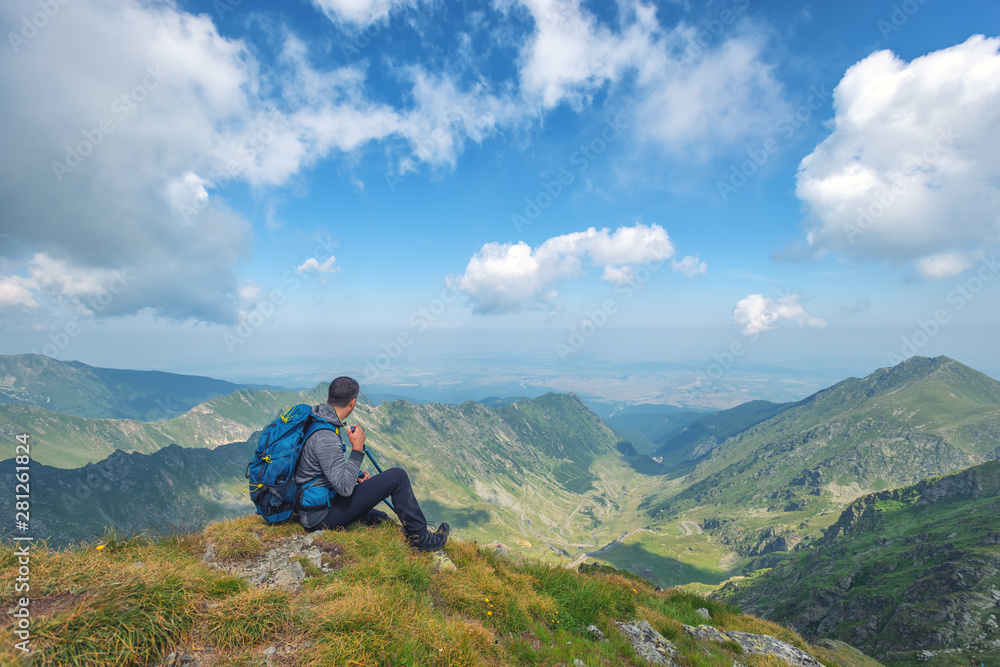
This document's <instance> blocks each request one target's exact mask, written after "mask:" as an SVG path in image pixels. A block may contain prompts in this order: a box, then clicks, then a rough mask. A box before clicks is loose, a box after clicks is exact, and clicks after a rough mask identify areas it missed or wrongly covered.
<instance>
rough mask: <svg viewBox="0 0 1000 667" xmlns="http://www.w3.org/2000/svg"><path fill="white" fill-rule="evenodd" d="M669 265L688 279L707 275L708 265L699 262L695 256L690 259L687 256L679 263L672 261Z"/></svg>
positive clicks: (689, 256)
mask: <svg viewBox="0 0 1000 667" xmlns="http://www.w3.org/2000/svg"><path fill="white" fill-rule="evenodd" d="M670 264H671V266H673V267H674V271H680V272H681V273H683V274H684V275H685V276H687V277H688V278H694V277H695V276H699V275H701V274H703V273H708V264H706V263H705V262H702V261H701V260H699V259H698V257H697V256H694V257H692V256H691V255H688V256H687V257H685V258H684V259H682V260H680V261H677V260H674V261H672V262H671V263H670Z"/></svg>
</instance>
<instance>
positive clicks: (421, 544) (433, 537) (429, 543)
mask: <svg viewBox="0 0 1000 667" xmlns="http://www.w3.org/2000/svg"><path fill="white" fill-rule="evenodd" d="M440 531H441V529H440V528H438V532H436V533H432V532H430V531H424V534H423V535H422V536H420V537H418V536H416V535H414V536H413V537H411V538H410V546H411V547H413V548H414V549H416V550H417V551H441V549H443V548H444V545H445V543H446V542H447V541H448V533H442V532H440Z"/></svg>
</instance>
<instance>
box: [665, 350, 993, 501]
mask: <svg viewBox="0 0 1000 667" xmlns="http://www.w3.org/2000/svg"><path fill="white" fill-rule="evenodd" d="M997 456H1000V382H997V381H996V380H993V379H992V378H989V377H987V376H986V375H983V374H982V373H979V372H978V371H975V370H973V369H971V368H969V367H968V366H964V365H962V364H960V363H959V362H957V361H955V360H953V359H949V358H948V357H937V358H935V359H927V358H923V357H913V358H911V359H909V360H907V361H904V362H903V363H901V364H899V365H897V366H894V367H892V368H883V369H879V370H877V371H875V372H874V373H872V374H871V375H869V376H867V377H865V378H863V379H857V378H850V379H848V380H844V381H842V382H839V383H837V384H836V385H834V386H832V387H830V388H828V389H824V390H822V391H820V392H817V393H815V394H813V395H812V396H810V397H808V398H806V399H804V400H802V401H800V402H798V403H795V404H793V405H791V406H789V407H787V408H785V409H783V410H781V411H780V412H778V413H777V414H776V415H774V416H773V417H770V418H768V419H765V420H763V421H761V422H759V423H758V424H756V425H754V426H751V427H750V428H747V429H745V430H743V431H742V432H740V433H737V434H735V435H733V436H732V437H730V438H728V439H727V440H726V441H725V442H724V443H722V444H721V445H719V446H718V447H716V448H715V449H714V450H713V451H712V452H711V455H710V456H708V457H707V458H706V459H704V460H703V461H702V462H700V463H698V465H697V467H696V468H695V470H694V471H693V472H692V473H691V478H693V479H697V480H698V481H697V482H695V483H694V484H692V485H691V486H690V487H689V488H687V489H686V490H684V491H683V492H682V493H680V494H679V495H677V496H676V498H674V499H672V501H671V504H672V505H673V506H674V508H675V509H676V508H679V507H693V506H699V505H712V506H716V507H719V506H722V507H744V508H754V509H757V510H759V511H766V512H812V513H819V512H821V511H829V510H831V509H836V510H838V511H839V509H841V508H842V507H843V506H844V504H845V503H847V502H850V501H851V500H853V499H854V498H857V497H858V496H861V495H863V494H865V493H869V492H871V491H878V490H882V489H887V488H892V487H896V486H902V485H904V484H912V483H914V482H916V481H917V480H919V479H921V478H924V477H928V476H933V475H940V474H943V473H947V472H952V471H955V470H960V469H962V468H966V467H968V466H971V465H975V464H977V463H981V462H983V461H986V460H989V459H991V458H996V457H997Z"/></svg>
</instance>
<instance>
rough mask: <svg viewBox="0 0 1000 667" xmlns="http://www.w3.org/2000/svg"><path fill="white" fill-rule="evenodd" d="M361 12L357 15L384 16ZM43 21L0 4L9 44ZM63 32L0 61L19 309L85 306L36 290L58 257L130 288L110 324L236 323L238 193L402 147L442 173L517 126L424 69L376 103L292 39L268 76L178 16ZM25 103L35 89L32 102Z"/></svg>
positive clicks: (154, 6)
mask: <svg viewBox="0 0 1000 667" xmlns="http://www.w3.org/2000/svg"><path fill="white" fill-rule="evenodd" d="M334 5H337V6H338V7H340V8H341V9H342V10H343V11H344V12H347V14H350V11H353V10H349V7H350V6H352V5H351V3H330V6H331V7H333V6H334ZM353 6H355V7H356V10H357V11H356V13H355V14H351V15H352V16H362V15H363V14H364V13H365V12H369V13H371V12H374V13H375V14H378V13H379V12H381V11H382V9H379V8H380V7H381V8H384V7H385V6H386V5H385V4H379V3H363V2H359V3H355V5H353ZM35 10H37V6H36V5H35V4H34V3H31V2H27V0H25V1H23V2H10V3H3V4H2V5H0V26H6V27H8V28H9V29H12V30H15V32H16V30H19V28H17V26H18V23H19V21H20V19H21V17H22V16H23V15H24V14H25V12H27V13H28V15H30V14H31V12H32V11H35ZM345 15H346V14H345ZM373 15H374V14H373ZM63 18H67V17H60V20H52V21H51V22H50V23H49V24H48V25H47V26H45V29H44V30H40V31H39V32H38V35H37V36H35V37H34V38H33V39H32V40H31V42H30V43H29V44H27V45H24V46H23V48H22V49H21V50H20V52H19V53H18V54H17V57H16V58H13V57H9V58H3V59H2V60H0V116H2V117H3V118H4V121H5V125H6V127H8V128H16V131H9V132H4V133H3V134H2V135H0V150H3V152H4V154H5V155H17V156H19V157H18V159H17V160H6V161H3V162H2V163H0V198H2V199H3V200H4V202H5V227H6V229H5V231H6V232H9V234H10V236H11V239H10V242H8V243H5V244H3V246H2V248H0V255H3V256H5V257H6V260H7V261H6V262H5V263H4V269H3V276H2V278H0V281H2V285H3V286H4V287H3V293H4V297H3V298H2V300H0V305H6V306H7V307H8V308H11V307H26V306H31V305H32V304H38V303H41V302H42V301H46V302H49V301H51V300H52V299H56V300H58V299H59V298H62V299H64V300H69V301H72V299H74V298H77V296H78V295H76V294H75V293H74V292H73V291H72V289H73V288H74V285H76V283H72V282H64V283H58V284H53V283H42V282H39V281H38V280H35V279H33V278H31V276H32V275H33V273H32V270H33V269H32V266H33V262H35V263H37V262H38V261H40V260H39V259H38V258H40V257H43V258H46V257H47V258H59V259H58V261H59V262H62V263H63V265H64V268H66V270H67V271H69V270H72V271H76V272H77V273H78V274H79V275H84V274H92V275H105V274H106V273H107V272H110V271H121V270H128V271H129V272H130V275H132V276H133V280H132V281H131V282H130V283H129V285H128V286H127V289H124V290H123V291H122V292H121V293H120V294H116V295H115V299H114V300H113V302H112V303H110V304H108V306H107V307H106V308H104V309H103V310H102V311H101V312H100V315H101V316H120V315H130V314H135V313H138V312H140V311H143V310H145V309H149V310H150V311H151V312H152V313H153V314H155V315H157V316H162V317H168V318H174V319H178V320H186V319H188V318H194V319H196V320H200V321H206V322H216V323H231V322H234V321H236V319H237V318H238V312H237V310H236V304H237V303H238V302H239V289H240V287H239V284H238V281H237V279H236V277H235V275H234V270H235V267H236V266H237V264H238V262H239V261H240V260H241V259H243V258H245V257H246V256H247V254H248V252H249V248H250V246H251V243H252V241H253V233H252V229H251V226H250V224H249V223H248V222H247V221H246V220H244V219H243V218H242V217H241V216H240V215H237V214H236V213H235V212H234V211H232V210H231V209H230V208H229V207H228V206H227V204H226V194H227V188H229V187H230V186H231V184H232V183H234V182H246V183H249V184H250V185H251V186H253V187H254V188H255V189H258V190H260V189H264V188H269V187H278V186H283V185H286V184H287V183H288V182H289V181H290V180H291V179H292V178H293V177H295V176H296V174H298V173H299V172H300V171H301V170H302V169H304V168H309V167H311V166H313V165H314V164H315V163H316V162H318V161H319V160H321V159H324V158H326V157H328V156H331V155H338V154H343V153H349V152H351V151H355V150H357V149H359V148H362V147H364V146H365V145H367V144H369V143H371V142H376V141H389V140H395V142H396V143H395V144H393V150H394V151H395V152H399V153H402V155H403V157H399V160H400V161H402V160H403V159H409V160H410V164H413V165H419V164H420V163H426V164H430V165H442V166H449V165H453V164H454V162H455V159H456V156H457V155H458V153H459V152H460V151H461V150H462V149H463V148H464V146H465V145H466V144H467V142H469V141H480V140H482V139H483V138H484V137H486V136H487V135H489V134H490V133H491V132H492V131H493V129H494V126H495V124H496V123H498V122H505V121H506V120H507V119H509V118H511V117H512V114H516V109H515V108H514V107H512V106H511V104H510V103H508V102H506V101H504V100H502V99H500V98H497V97H494V96H492V95H490V94H488V92H487V91H485V90H484V89H482V87H477V86H475V85H473V86H472V87H471V88H468V89H463V88H460V87H458V86H457V85H456V84H454V83H453V82H452V81H451V80H450V79H449V78H447V76H444V75H439V76H431V75H428V74H426V73H425V72H424V71H423V70H422V69H420V68H419V67H415V68H412V69H410V70H408V72H409V76H410V79H411V85H412V88H411V90H410V94H409V95H408V96H405V95H404V96H405V97H406V99H404V100H403V101H401V102H400V103H399V104H398V105H397V106H392V105H388V104H385V103H381V102H375V101H372V100H371V99H370V98H369V97H368V96H367V94H366V89H365V72H364V69H363V68H362V67H336V68H333V69H329V70H323V69H319V68H317V67H315V66H314V65H313V63H314V62H315V59H314V58H310V57H309V55H308V53H307V48H306V45H305V44H304V43H303V42H302V41H300V40H298V39H297V38H296V37H295V36H294V35H291V34H286V35H284V36H283V42H281V43H280V44H281V45H282V49H281V54H280V57H279V58H278V59H277V62H276V63H275V64H273V65H272V64H270V63H262V62H259V61H258V60H257V59H256V58H255V57H254V55H253V53H252V52H251V50H250V49H249V47H248V46H247V45H246V44H245V43H244V42H242V41H240V40H237V39H230V38H227V37H223V36H221V35H220V34H219V32H218V30H217V29H216V27H215V25H214V24H213V22H212V19H211V17H210V16H208V15H205V14H201V15H193V14H189V13H186V12H184V11H182V10H181V9H180V8H179V7H177V6H176V5H175V4H174V3H171V2H164V3H145V2H140V1H139V0H122V1H121V2H116V3H105V2H81V3H79V4H74V5H73V17H72V19H73V20H72V21H69V20H62V19H63ZM4 32H5V33H6V30H5V31H4ZM272 68H273V69H272ZM40 81H44V82H45V85H44V86H39V85H38V82H40ZM26 90H32V91H37V93H36V94H33V95H32V98H31V99H32V103H31V104H25V103H24V100H25V97H24V91H26ZM403 92H404V93H406V90H405V89H404V91H403ZM397 157H398V156H397ZM269 218H271V219H273V215H271V216H269ZM317 269H318V270H321V271H330V270H334V269H333V266H332V264H331V265H329V266H326V267H325V268H324V267H317ZM54 289H64V290H67V291H65V292H64V293H63V294H61V295H56V294H54V293H53V291H52V290H54Z"/></svg>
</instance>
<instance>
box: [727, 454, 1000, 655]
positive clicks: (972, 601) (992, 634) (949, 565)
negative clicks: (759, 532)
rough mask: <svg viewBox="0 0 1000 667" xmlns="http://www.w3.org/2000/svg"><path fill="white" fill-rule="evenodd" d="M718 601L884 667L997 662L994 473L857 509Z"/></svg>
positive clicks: (888, 495) (999, 607)
mask: <svg viewBox="0 0 1000 667" xmlns="http://www.w3.org/2000/svg"><path fill="white" fill-rule="evenodd" d="M717 595H719V596H720V597H722V598H724V599H726V600H728V601H730V602H732V603H735V604H737V605H739V606H740V607H741V608H742V609H744V610H745V611H748V612H750V613H754V614H758V615H763V616H765V617H767V618H770V619H772V620H777V621H779V622H782V623H791V624H792V625H794V626H795V627H796V628H797V629H798V630H799V631H800V632H803V633H804V634H807V635H809V636H814V637H815V636H823V637H833V638H836V639H840V640H843V641H846V642H847V643H849V644H851V645H853V646H858V647H859V648H861V649H863V650H864V651H865V652H866V653H868V654H870V655H874V656H875V657H877V658H879V659H880V660H882V661H883V662H884V663H885V664H886V665H889V666H891V667H910V666H915V665H926V664H934V665H936V666H938V665H939V666H941V667H952V666H954V667H960V666H964V665H967V664H968V661H969V659H970V658H971V657H979V658H985V657H986V656H994V657H995V656H996V655H1000V626H998V622H997V619H998V617H1000V461H990V462H988V463H984V464H981V465H978V466H975V467H972V468H969V469H967V470H964V471H962V472H959V473H955V474H951V475H947V476H945V477H939V478H933V479H928V480H925V481H922V482H920V483H918V484H915V485H913V486H909V487H905V488H902V489H896V490H892V491H883V492H880V493H876V494H872V495H868V496H864V497H862V498H859V499H858V500H856V501H854V502H853V503H851V505H850V506H849V507H848V508H847V509H846V510H845V511H844V512H843V513H842V514H841V516H840V519H839V520H838V521H837V522H836V523H835V524H834V525H833V526H832V527H831V528H830V529H829V530H828V531H827V537H826V538H825V539H824V541H823V543H822V544H820V545H818V546H816V547H814V548H812V549H810V550H808V551H806V552H804V553H801V554H797V555H796V556H795V557H794V558H793V559H791V560H790V561H786V562H783V563H780V564H779V565H777V566H776V567H774V568H773V569H771V570H770V571H767V572H764V573H763V574H760V575H759V576H754V577H752V578H750V579H744V580H738V581H733V582H732V583H730V584H727V585H726V587H725V588H723V589H722V590H721V591H720V592H719V593H717ZM928 660H930V662H928ZM987 664H990V663H989V661H987Z"/></svg>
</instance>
